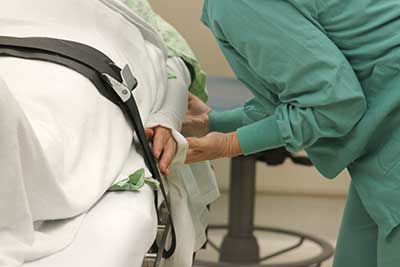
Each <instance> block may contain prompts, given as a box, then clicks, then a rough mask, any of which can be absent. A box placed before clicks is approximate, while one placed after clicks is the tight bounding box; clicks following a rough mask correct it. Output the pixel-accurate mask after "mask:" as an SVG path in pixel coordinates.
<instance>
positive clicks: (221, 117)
mask: <svg viewBox="0 0 400 267" xmlns="http://www.w3.org/2000/svg"><path fill="white" fill-rule="evenodd" d="M243 116H244V111H243V107H239V108H235V109H232V110H227V111H211V112H210V113H209V114H208V124H209V128H210V129H209V130H210V132H221V133H229V132H234V131H236V130H237V128H239V127H242V126H243Z"/></svg>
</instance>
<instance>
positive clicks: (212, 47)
mask: <svg viewBox="0 0 400 267" xmlns="http://www.w3.org/2000/svg"><path fill="white" fill-rule="evenodd" d="M150 2H152V4H153V7H154V8H155V9H156V10H157V11H158V13H159V14H161V15H162V16H163V17H164V18H165V19H166V20H167V21H169V22H170V23H171V24H172V25H174V26H175V27H176V28H177V29H178V30H179V31H180V32H181V33H182V35H184V36H185V38H186V39H187V41H188V42H189V44H190V45H191V47H192V48H193V50H194V51H195V53H196V54H197V56H198V58H199V60H200V62H201V63H202V65H203V68H204V69H205V70H206V71H207V72H208V74H209V75H217V76H226V77H233V74H232V71H231V70H230V68H229V66H228V64H227V63H226V61H225V59H224V58H223V56H222V54H221V52H220V51H219V49H218V46H217V45H216V43H215V41H214V38H213V36H212V35H211V33H210V32H209V30H208V29H207V28H206V27H204V26H203V25H202V24H201V22H200V19H199V18H200V12H201V6H202V3H203V1H202V0H150ZM214 167H215V172H216V174H217V177H218V178H219V183H220V185H221V188H222V189H223V190H226V189H227V188H228V186H229V161H228V160H226V159H223V160H217V161H215V162H214ZM348 182H349V177H348V175H347V173H343V174H341V175H340V176H339V177H338V178H337V179H335V180H333V181H330V180H327V179H324V178H323V177H321V176H320V175H319V174H318V173H317V171H316V170H315V169H313V168H309V167H300V166H294V165H293V164H291V163H286V164H285V165H283V166H279V167H266V166H265V165H263V164H259V165H258V166H257V189H258V191H259V192H267V193H290V194H293V193H294V194H317V195H320V194H323V195H344V194H346V191H347V187H348Z"/></svg>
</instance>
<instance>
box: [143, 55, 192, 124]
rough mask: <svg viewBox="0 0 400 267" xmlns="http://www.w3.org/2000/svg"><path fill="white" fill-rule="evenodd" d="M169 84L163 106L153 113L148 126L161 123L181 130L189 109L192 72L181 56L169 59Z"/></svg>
mask: <svg viewBox="0 0 400 267" xmlns="http://www.w3.org/2000/svg"><path fill="white" fill-rule="evenodd" d="M167 64H168V71H169V75H168V76H169V78H168V86H167V88H166V90H167V91H166V92H165V94H164V99H162V101H163V102H162V104H161V108H160V109H159V110H158V111H156V112H154V113H153V114H151V116H150V118H149V120H148V121H147V123H146V127H153V126H156V125H161V126H164V127H167V128H170V129H175V130H178V131H180V130H181V127H182V123H183V119H184V116H185V113H186V111H187V106H188V104H187V101H188V88H189V86H190V83H191V80H190V73H189V71H188V69H187V67H186V65H185V63H184V62H183V60H181V59H180V58H177V57H174V58H169V59H168V62H167Z"/></svg>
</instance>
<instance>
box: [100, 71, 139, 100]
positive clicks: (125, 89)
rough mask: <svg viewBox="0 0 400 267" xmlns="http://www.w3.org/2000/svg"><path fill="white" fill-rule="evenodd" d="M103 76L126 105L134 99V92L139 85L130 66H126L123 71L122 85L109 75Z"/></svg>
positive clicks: (103, 74) (104, 74)
mask: <svg viewBox="0 0 400 267" xmlns="http://www.w3.org/2000/svg"><path fill="white" fill-rule="evenodd" d="M101 75H102V76H103V78H104V79H105V80H106V82H107V83H108V84H109V85H110V86H111V87H112V88H113V89H114V91H115V92H116V93H117V94H118V96H119V98H121V100H122V102H124V103H126V102H127V101H128V100H129V99H130V98H131V97H132V91H133V90H134V89H135V88H136V87H137V85H138V82H137V79H136V78H135V76H133V74H132V71H131V69H130V67H129V65H125V67H124V68H123V69H122V70H121V77H122V83H120V82H119V81H117V80H116V79H114V78H113V77H111V76H110V75H109V74H107V73H102V74H101Z"/></svg>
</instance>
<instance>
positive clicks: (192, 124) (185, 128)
mask: <svg viewBox="0 0 400 267" xmlns="http://www.w3.org/2000/svg"><path fill="white" fill-rule="evenodd" d="M188 104H189V106H188V111H187V113H186V115H185V119H184V121H183V125H182V133H183V134H184V135H185V136H196V137H202V136H205V135H206V134H207V133H208V132H209V125H208V113H210V111H211V108H210V107H209V106H208V105H207V104H206V103H204V102H203V101H202V100H201V99H200V98H198V97H197V96H195V95H193V94H189V102H188Z"/></svg>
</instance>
